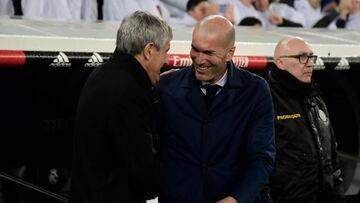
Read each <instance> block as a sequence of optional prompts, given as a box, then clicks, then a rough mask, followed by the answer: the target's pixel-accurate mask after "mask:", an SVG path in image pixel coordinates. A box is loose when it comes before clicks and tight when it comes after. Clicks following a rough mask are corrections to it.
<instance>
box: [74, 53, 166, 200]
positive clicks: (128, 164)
mask: <svg viewBox="0 0 360 203" xmlns="http://www.w3.org/2000/svg"><path fill="white" fill-rule="evenodd" d="M151 88H152V87H151V82H150V79H149V77H148V75H147V73H146V72H145V70H144V69H143V68H142V66H141V65H140V63H139V62H138V61H137V60H136V59H135V58H134V57H133V56H131V55H127V54H120V53H118V52H117V51H115V52H114V54H113V56H112V57H111V58H110V59H109V61H108V62H107V63H106V64H105V65H103V66H101V67H98V68H96V69H95V70H94V71H93V72H92V73H91V75H90V76H89V78H88V80H87V82H86V83H85V86H84V88H83V90H82V93H81V96H80V100H79V104H78V110H77V115H76V124H75V134H74V140H73V141H74V151H73V168H72V185H71V188H72V191H71V201H72V202H73V203H81V202H84V203H92V202H96V203H100V202H101V203H111V202H117V203H118V202H144V201H145V199H146V198H152V197H154V196H155V195H156V191H157V189H158V187H159V186H158V182H159V170H160V166H159V162H158V160H157V158H156V157H155V153H154V152H155V150H154V148H153V139H152V136H153V135H154V117H155V116H154V105H153V97H152V90H151Z"/></svg>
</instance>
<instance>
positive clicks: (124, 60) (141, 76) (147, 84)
mask: <svg viewBox="0 0 360 203" xmlns="http://www.w3.org/2000/svg"><path fill="white" fill-rule="evenodd" d="M110 60H112V61H114V62H115V64H117V65H118V66H117V68H119V69H123V70H125V71H127V72H128V73H129V74H130V75H131V76H133V77H134V79H135V80H136V81H137V82H138V83H139V84H140V86H141V87H142V88H144V89H145V90H147V91H151V88H152V84H151V81H150V78H149V76H148V74H147V72H146V71H145V69H144V67H143V66H142V65H141V64H140V63H139V61H138V60H136V58H135V57H134V56H133V55H131V54H124V53H121V52H120V51H118V50H117V49H115V51H114V53H113V55H112V57H111V59H110Z"/></svg>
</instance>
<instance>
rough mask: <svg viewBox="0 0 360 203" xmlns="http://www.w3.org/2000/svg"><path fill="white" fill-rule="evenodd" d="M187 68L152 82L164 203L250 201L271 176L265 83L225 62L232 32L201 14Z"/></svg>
mask: <svg viewBox="0 0 360 203" xmlns="http://www.w3.org/2000/svg"><path fill="white" fill-rule="evenodd" d="M191 46H192V48H191V51H190V56H191V58H192V61H193V65H192V66H190V67H187V68H183V69H181V70H179V71H175V72H171V73H168V74H165V75H163V76H162V77H161V78H160V82H159V85H158V86H157V87H156V90H157V92H158V94H159V98H160V112H159V117H160V131H159V132H160V143H161V144H160V152H161V159H162V161H163V166H164V174H165V176H164V187H163V193H162V195H161V196H160V198H159V200H160V201H162V202H167V203H169V202H170V203H176V202H179V203H184V202H186V203H199V202H204V203H214V202H218V203H238V202H241V203H250V202H258V201H259V199H258V195H259V192H260V190H261V188H262V187H263V185H264V184H265V182H266V181H267V179H268V177H269V174H270V173H271V171H272V167H273V161H274V154H275V149H274V127H273V125H274V123H273V121H274V115H273V109H272V100H271V95H270V90H269V88H268V85H267V83H266V81H265V80H263V79H262V78H260V77H259V76H256V75H254V74H251V73H249V72H247V71H245V70H241V69H237V68H235V67H234V64H233V63H232V60H231V59H232V57H233V55H234V51H235V30H234V27H233V25H232V24H231V22H230V21H229V20H227V19H226V18H224V17H221V16H218V15H215V16H208V17H206V18H205V19H203V20H202V21H200V22H199V23H198V24H197V25H196V26H195V28H194V31H193V36H192V45H191Z"/></svg>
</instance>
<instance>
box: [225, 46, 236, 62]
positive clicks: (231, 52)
mask: <svg viewBox="0 0 360 203" xmlns="http://www.w3.org/2000/svg"><path fill="white" fill-rule="evenodd" d="M235 48H236V47H235V46H233V47H231V48H230V49H229V51H228V53H227V54H226V61H231V60H232V58H233V57H234V54H235Z"/></svg>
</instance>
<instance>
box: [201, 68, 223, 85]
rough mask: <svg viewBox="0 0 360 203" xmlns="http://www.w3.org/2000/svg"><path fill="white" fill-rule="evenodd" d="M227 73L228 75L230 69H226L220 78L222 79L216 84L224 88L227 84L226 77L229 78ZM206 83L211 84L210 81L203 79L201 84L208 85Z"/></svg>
mask: <svg viewBox="0 0 360 203" xmlns="http://www.w3.org/2000/svg"><path fill="white" fill-rule="evenodd" d="M227 75H228V69H226V71H225V73H224V75H223V76H222V77H221V78H220V80H218V81H217V82H216V83H215V85H219V86H220V87H221V88H223V87H224V86H225V83H226V79H227ZM206 84H210V82H207V81H201V85H202V86H203V85H206Z"/></svg>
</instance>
